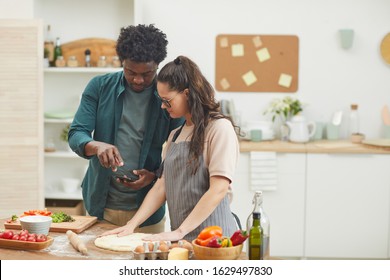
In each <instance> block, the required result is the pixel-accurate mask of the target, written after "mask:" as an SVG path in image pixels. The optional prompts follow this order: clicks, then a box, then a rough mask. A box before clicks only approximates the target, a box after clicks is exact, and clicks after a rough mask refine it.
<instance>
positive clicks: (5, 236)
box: [3, 230, 14, 239]
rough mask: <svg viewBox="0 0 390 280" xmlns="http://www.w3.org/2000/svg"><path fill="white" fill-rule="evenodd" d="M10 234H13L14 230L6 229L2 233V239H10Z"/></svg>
mask: <svg viewBox="0 0 390 280" xmlns="http://www.w3.org/2000/svg"><path fill="white" fill-rule="evenodd" d="M12 236H14V232H13V231H12V230H6V231H4V233H3V238H4V239H12Z"/></svg>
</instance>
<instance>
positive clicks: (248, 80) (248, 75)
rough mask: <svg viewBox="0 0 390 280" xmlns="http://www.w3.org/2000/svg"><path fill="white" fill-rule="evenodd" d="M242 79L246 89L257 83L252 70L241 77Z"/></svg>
mask: <svg viewBox="0 0 390 280" xmlns="http://www.w3.org/2000/svg"><path fill="white" fill-rule="evenodd" d="M242 79H243V80H244V82H245V84H246V85H247V86H248V87H249V86H251V85H252V84H254V83H255V82H256V81H257V78H256V75H255V73H253V71H252V70H251V71H249V72H247V73H245V74H244V75H242Z"/></svg>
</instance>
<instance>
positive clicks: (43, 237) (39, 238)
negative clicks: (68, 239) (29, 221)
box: [36, 234, 47, 242]
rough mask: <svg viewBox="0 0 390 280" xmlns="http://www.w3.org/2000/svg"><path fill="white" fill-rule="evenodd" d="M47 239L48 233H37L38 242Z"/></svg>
mask: <svg viewBox="0 0 390 280" xmlns="http://www.w3.org/2000/svg"><path fill="white" fill-rule="evenodd" d="M46 240H47V237H46V235H44V234H38V235H37V239H36V241H37V242H45V241H46Z"/></svg>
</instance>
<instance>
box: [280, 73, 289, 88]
mask: <svg viewBox="0 0 390 280" xmlns="http://www.w3.org/2000/svg"><path fill="white" fill-rule="evenodd" d="M291 82H292V76H291V75H288V74H284V73H282V74H280V76H279V82H278V84H279V85H280V86H282V87H285V88H289V87H290V86H291Z"/></svg>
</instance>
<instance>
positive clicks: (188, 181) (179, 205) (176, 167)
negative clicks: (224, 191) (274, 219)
mask: <svg viewBox="0 0 390 280" xmlns="http://www.w3.org/2000/svg"><path fill="white" fill-rule="evenodd" d="M180 132H181V129H179V130H178V131H177V132H176V134H175V135H174V137H173V140H172V144H171V145H170V147H169V149H168V151H167V154H166V157H165V160H164V162H163V165H164V166H163V171H162V172H164V180H165V189H166V198H167V203H168V209H169V217H170V220H171V230H172V231H173V230H176V229H177V228H178V227H179V226H180V225H181V224H182V223H183V221H184V220H185V219H186V218H187V216H188V215H189V214H190V213H191V211H192V210H193V209H194V207H195V205H196V204H197V203H198V201H199V200H200V198H201V197H202V196H203V194H204V193H205V192H206V191H207V190H208V189H209V187H210V185H209V184H210V178H209V172H208V169H207V167H206V165H205V164H204V159H203V156H201V157H200V158H199V167H198V170H197V171H196V173H195V174H191V171H192V168H191V167H190V166H189V165H188V158H189V157H188V155H189V142H187V141H184V142H179V143H175V140H176V139H177V137H178V136H179V134H180ZM213 225H218V226H220V227H222V230H223V235H225V236H231V235H232V234H233V232H234V231H235V230H237V225H236V221H235V219H234V217H233V214H232V212H231V210H230V206H229V199H228V196H227V195H226V196H225V197H224V199H223V200H222V201H221V203H220V204H219V205H218V206H217V208H216V209H215V210H214V211H213V212H212V213H211V215H210V216H209V217H208V218H207V219H206V220H205V221H204V222H203V223H201V224H200V225H199V226H198V227H197V228H195V229H194V230H193V231H192V232H190V233H189V234H187V235H186V236H185V237H184V239H186V240H189V241H191V240H193V239H195V238H196V237H197V236H198V234H199V233H200V231H201V230H202V229H203V228H205V227H207V226H213Z"/></svg>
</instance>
